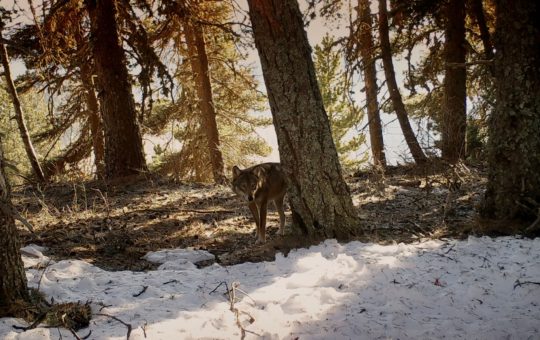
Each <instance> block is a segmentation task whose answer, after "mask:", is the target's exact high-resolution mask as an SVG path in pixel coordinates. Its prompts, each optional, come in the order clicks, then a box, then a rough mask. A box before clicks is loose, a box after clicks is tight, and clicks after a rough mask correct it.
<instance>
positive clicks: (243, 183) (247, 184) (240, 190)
mask: <svg viewBox="0 0 540 340" xmlns="http://www.w3.org/2000/svg"><path fill="white" fill-rule="evenodd" d="M232 175H233V180H232V189H233V191H234V192H235V193H236V194H237V195H239V196H241V197H242V198H245V199H247V200H248V201H250V202H251V201H253V199H254V196H255V190H257V183H258V181H259V178H258V177H257V176H256V175H255V174H254V173H253V172H252V171H250V170H249V169H248V170H240V168H238V167H237V166H236V165H235V166H234V167H233V169H232Z"/></svg>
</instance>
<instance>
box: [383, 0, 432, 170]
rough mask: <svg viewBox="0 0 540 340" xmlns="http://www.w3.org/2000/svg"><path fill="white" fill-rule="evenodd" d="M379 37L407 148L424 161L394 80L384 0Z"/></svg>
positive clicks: (385, 72) (414, 156)
mask: <svg viewBox="0 0 540 340" xmlns="http://www.w3.org/2000/svg"><path fill="white" fill-rule="evenodd" d="M379 39H380V42H381V55H382V60H383V66H384V74H385V76H386V85H387V86H388V92H390V99H391V100H392V104H393V106H394V110H395V111H396V115H397V118H398V122H399V125H400V127H401V131H402V132H403V136H404V137H405V142H407V145H408V146H409V150H410V151H411V154H412V156H413V158H414V161H415V162H416V163H417V164H418V163H423V162H425V161H426V155H425V154H424V151H422V148H421V147H420V144H419V143H418V140H417V139H416V136H415V135H414V132H413V129H412V127H411V123H410V122H409V115H408V114H407V110H406V109H405V105H404V104H403V100H402V98H401V94H400V93H399V88H398V86H397V82H396V72H395V71H394V63H393V62H392V48H391V46H390V37H389V33H388V10H387V8H386V0H379Z"/></svg>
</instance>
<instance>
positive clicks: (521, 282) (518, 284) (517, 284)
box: [514, 279, 540, 290]
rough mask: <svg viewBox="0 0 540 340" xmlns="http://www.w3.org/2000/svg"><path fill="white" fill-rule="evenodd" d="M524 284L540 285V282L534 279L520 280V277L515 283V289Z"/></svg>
mask: <svg viewBox="0 0 540 340" xmlns="http://www.w3.org/2000/svg"><path fill="white" fill-rule="evenodd" d="M523 285H539V286H540V282H534V281H519V279H517V280H516V282H515V283H514V290H515V289H516V288H517V287H521V286H523Z"/></svg>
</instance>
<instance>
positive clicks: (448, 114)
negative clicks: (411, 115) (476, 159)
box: [441, 0, 467, 163]
mask: <svg viewBox="0 0 540 340" xmlns="http://www.w3.org/2000/svg"><path fill="white" fill-rule="evenodd" d="M445 11H446V28H445V41H446V43H445V51H444V54H445V61H446V66H445V77H444V107H443V119H442V126H441V128H442V145H441V149H442V157H443V158H444V159H446V160H447V161H449V162H452V163H455V162H457V161H458V160H459V159H462V158H464V157H465V135H466V128H467V106H466V105H467V85H466V77H467V70H466V69H465V67H464V66H456V65H455V64H463V63H465V53H466V50H465V0H450V1H449V2H448V3H447V5H446V6H445ZM452 64H454V65H452Z"/></svg>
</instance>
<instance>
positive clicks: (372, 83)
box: [357, 0, 386, 168]
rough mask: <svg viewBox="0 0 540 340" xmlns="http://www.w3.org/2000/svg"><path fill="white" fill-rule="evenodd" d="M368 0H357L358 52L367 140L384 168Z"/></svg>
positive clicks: (384, 161)
mask: <svg viewBox="0 0 540 340" xmlns="http://www.w3.org/2000/svg"><path fill="white" fill-rule="evenodd" d="M370 2H371V1H370V0H358V8H357V11H358V17H359V19H360V54H361V56H362V64H363V71H364V81H365V84H366V100H367V113H368V119H369V121H368V125H369V140H370V142H371V153H372V155H373V163H374V165H375V166H379V167H382V168H386V155H385V153H384V140H383V133H382V125H381V117H380V115H379V103H378V101H377V92H378V89H377V70H376V68H375V57H374V55H373V37H372V35H371V29H372V27H373V21H372V19H371V10H370V8H369V6H370Z"/></svg>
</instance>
